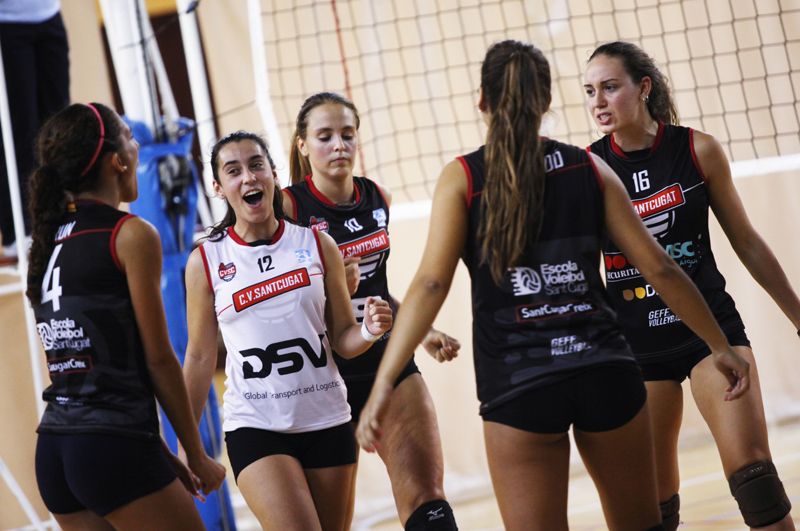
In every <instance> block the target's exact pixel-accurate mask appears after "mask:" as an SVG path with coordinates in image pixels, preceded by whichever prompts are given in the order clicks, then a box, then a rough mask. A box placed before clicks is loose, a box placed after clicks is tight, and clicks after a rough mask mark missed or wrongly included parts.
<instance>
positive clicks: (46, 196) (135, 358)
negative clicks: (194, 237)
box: [27, 103, 225, 531]
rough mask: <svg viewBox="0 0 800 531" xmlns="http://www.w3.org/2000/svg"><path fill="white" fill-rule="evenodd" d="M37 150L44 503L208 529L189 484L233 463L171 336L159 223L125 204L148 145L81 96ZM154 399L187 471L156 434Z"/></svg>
mask: <svg viewBox="0 0 800 531" xmlns="http://www.w3.org/2000/svg"><path fill="white" fill-rule="evenodd" d="M37 155H38V160H39V165H38V167H37V168H36V169H35V171H34V172H33V174H32V177H31V201H30V216H31V220H32V222H33V225H32V229H33V230H32V243H31V248H30V267H29V269H28V290H27V296H28V298H29V299H30V302H31V305H32V306H33V311H34V314H35V316H36V327H37V329H38V331H39V335H40V337H41V340H42V344H43V346H44V350H45V353H46V355H47V367H48V370H49V372H50V381H51V384H50V386H49V387H48V388H47V389H46V390H45V391H44V393H43V398H44V400H45V401H46V402H47V407H46V409H45V412H44V414H43V415H42V419H41V422H40V424H39V427H38V430H37V431H38V433H39V435H38V439H37V444H36V480H37V482H38V485H39V492H40V493H41V496H42V499H43V500H44V504H45V506H46V507H47V509H48V510H49V511H50V512H51V513H53V516H54V517H55V519H56V521H57V522H58V525H59V526H60V527H61V529H64V530H78V529H80V530H83V529H130V530H134V529H163V530H165V531H166V530H174V529H185V530H195V529H200V528H202V526H203V523H202V520H201V519H200V516H199V515H198V513H197V510H196V509H195V506H194V503H192V499H191V496H190V495H189V493H192V494H195V495H199V496H200V497H202V492H209V491H211V490H214V489H217V488H218V487H219V486H220V485H221V483H222V481H223V479H224V477H225V468H224V467H223V466H222V465H220V464H219V463H216V462H215V461H214V460H213V459H211V458H210V457H208V456H207V455H206V454H205V451H204V450H203V446H202V442H201V441H200V435H199V432H198V429H197V424H196V423H195V420H194V417H193V416H192V411H191V409H190V406H189V400H188V396H187V394H186V388H185V386H184V382H183V378H182V377H181V368H180V364H179V363H178V359H177V358H176V356H175V353H174V352H173V350H172V346H171V344H170V341H169V336H168V334H167V323H166V319H165V316H164V307H163V304H162V302H161V288H160V279H161V243H160V241H159V238H158V233H157V232H156V230H155V229H154V228H153V227H152V226H151V225H150V224H148V223H147V222H146V221H144V220H142V219H141V218H138V217H136V216H133V215H131V214H128V213H126V212H123V211H121V210H119V209H118V207H119V204H120V202H131V201H133V200H134V199H136V196H137V192H138V190H137V181H136V167H137V165H138V162H139V145H138V143H137V142H136V140H134V139H133V136H132V135H131V130H130V128H128V126H127V125H125V124H124V123H123V122H122V120H121V119H120V117H119V116H118V115H117V114H116V113H115V112H114V111H112V110H111V109H109V108H108V107H106V106H105V105H101V104H99V103H92V104H88V105H79V104H76V105H71V106H69V107H67V108H66V109H64V110H62V111H60V112H59V113H57V114H56V115H55V116H53V117H52V118H51V119H50V120H49V121H47V122H46V123H45V125H44V126H43V128H42V131H41V132H40V133H39V136H38V140H37ZM156 399H157V400H158V403H159V404H160V405H161V407H162V408H163V409H164V411H165V412H166V414H167V417H168V418H169V420H170V422H171V423H172V426H173V427H174V428H175V432H176V433H177V435H178V438H179V439H180V441H181V444H182V445H183V447H184V448H185V449H186V454H187V464H188V468H189V469H190V470H191V472H190V470H187V469H186V467H184V466H183V464H182V463H181V462H180V461H179V460H178V459H177V457H176V456H174V455H173V454H172V453H170V452H169V450H168V449H167V448H166V445H165V444H164V442H163V441H162V440H161V438H160V435H159V422H158V414H157V411H156ZM181 483H183V485H182V484H181ZM187 490H188V492H187Z"/></svg>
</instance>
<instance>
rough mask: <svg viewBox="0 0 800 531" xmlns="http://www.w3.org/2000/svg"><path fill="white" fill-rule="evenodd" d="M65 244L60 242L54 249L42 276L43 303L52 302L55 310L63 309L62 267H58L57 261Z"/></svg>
mask: <svg viewBox="0 0 800 531" xmlns="http://www.w3.org/2000/svg"><path fill="white" fill-rule="evenodd" d="M63 246H64V244H62V243H59V244H58V245H56V246H55V248H54V249H53V254H51V255H50V261H49V262H48V263H47V269H46V270H45V272H44V278H42V304H46V303H48V302H52V303H53V311H54V312H57V311H59V310H60V309H61V301H60V299H61V293H62V289H61V268H60V267H56V262H57V261H58V255H59V253H61V248H62V247H63Z"/></svg>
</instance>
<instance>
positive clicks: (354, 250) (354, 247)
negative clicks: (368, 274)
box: [339, 229, 389, 258]
mask: <svg viewBox="0 0 800 531" xmlns="http://www.w3.org/2000/svg"><path fill="white" fill-rule="evenodd" d="M388 248H389V233H388V232H386V229H381V230H379V231H378V232H373V233H372V234H370V235H369V236H364V237H363V238H359V239H357V240H353V241H351V242H347V243H343V244H341V245H339V252H340V253H342V256H343V257H344V258H347V257H349V256H369V255H371V254H375V253H379V252H381V251H385V250H386V249H388Z"/></svg>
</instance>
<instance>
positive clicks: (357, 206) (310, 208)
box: [283, 92, 459, 529]
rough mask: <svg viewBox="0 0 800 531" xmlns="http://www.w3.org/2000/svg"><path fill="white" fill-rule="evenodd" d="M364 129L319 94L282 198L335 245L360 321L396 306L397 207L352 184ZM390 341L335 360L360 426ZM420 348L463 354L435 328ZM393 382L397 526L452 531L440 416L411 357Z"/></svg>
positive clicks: (345, 105)
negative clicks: (390, 269)
mask: <svg viewBox="0 0 800 531" xmlns="http://www.w3.org/2000/svg"><path fill="white" fill-rule="evenodd" d="M358 126H359V117H358V111H357V109H356V107H355V105H353V103H352V102H350V101H349V100H347V99H346V98H343V97H342V96H340V95H338V94H333V93H329V92H321V93H318V94H314V95H312V96H311V97H309V98H308V99H306V101H305V102H304V103H303V105H302V107H301V109H300V112H299V113H298V115H297V123H296V128H295V133H294V137H293V139H292V146H291V156H290V173H291V176H292V183H293V185H292V186H290V187H288V188H287V189H286V190H284V201H283V206H284V210H285V212H286V213H287V215H288V216H289V217H290V218H292V219H294V220H296V222H297V223H299V224H300V225H303V226H307V227H311V228H312V229H313V230H315V231H317V232H326V233H328V234H330V235H331V236H332V237H333V239H334V240H335V241H336V243H337V244H338V246H339V251H340V252H341V254H342V256H343V257H344V260H345V264H346V267H347V273H348V287H349V289H350V295H351V298H352V304H353V310H354V313H355V315H356V317H357V318H358V319H361V316H362V314H363V311H364V300H365V299H366V298H367V297H380V298H382V299H384V300H388V301H390V303H391V304H392V305H393V306H394V307H395V308H396V307H397V302H396V301H395V300H394V299H392V298H391V295H390V294H389V288H388V286H387V281H386V261H387V259H388V258H389V250H390V241H389V206H390V200H391V199H390V196H389V193H388V191H387V190H386V189H385V188H383V187H382V186H380V185H378V184H377V183H375V182H373V181H371V180H370V179H367V178H365V177H354V176H353V164H354V162H355V158H356V154H357V142H358ZM388 339H389V335H388V334H387V335H384V336H383V337H381V338H380V339H379V340H378V341H377V342H376V343H375V345H373V347H372V348H371V349H370V350H369V351H367V352H366V353H364V354H362V355H361V356H359V357H358V358H355V359H353V360H343V359H341V358H340V357H337V363H338V364H339V370H340V371H341V373H342V377H343V378H344V380H345V382H346V383H347V393H348V394H347V401H348V402H349V403H350V407H351V408H352V411H353V421H354V422H357V421H358V418H359V416H360V414H361V409H362V407H363V405H364V403H365V402H366V400H367V396H368V395H369V392H370V389H371V388H372V382H373V380H374V378H375V373H376V372H377V370H378V364H379V363H380V360H381V357H382V356H383V350H384V348H385V347H386V342H387V341H388ZM423 346H424V347H425V349H426V350H427V351H428V352H429V353H430V354H431V355H432V356H433V357H434V358H436V359H438V360H440V361H442V360H448V359H452V358H453V357H454V356H455V355H457V353H458V348H459V344H458V341H456V340H455V339H453V338H451V337H449V336H447V335H446V334H443V333H441V332H439V331H437V330H434V329H431V330H430V331H429V334H428V335H427V337H426V338H425V340H424V341H423ZM394 384H395V386H396V387H397V391H398V394H399V395H401V396H402V398H400V399H398V400H397V401H396V403H397V404H398V405H397V406H396V408H395V409H394V410H393V412H392V415H391V417H392V421H391V422H390V423H387V425H386V426H385V434H384V435H385V439H384V446H383V447H382V448H381V450H380V452H379V454H380V457H381V459H382V460H383V462H384V463H385V465H386V469H387V472H388V473H389V478H390V480H391V482H392V492H393V493H394V497H395V504H396V506H397V513H398V516H399V518H400V521H401V522H403V524H404V525H405V526H406V529H455V526H456V523H455V519H454V517H453V515H452V510H451V508H450V505H449V504H448V503H447V501H446V500H445V495H444V488H443V485H442V483H443V458H442V449H441V442H440V439H439V430H438V426H437V422H436V413H435V411H434V407H433V402H432V400H431V398H430V395H429V393H428V389H427V387H426V386H425V382H424V381H423V380H422V377H421V375H420V374H419V369H418V368H417V365H416V363H414V360H413V351H412V357H411V359H410V360H409V361H408V363H407V364H406V366H405V367H404V368H403V370H402V371H401V373H400V374H398V376H397V378H396V379H395V382H394ZM353 495H355V492H353ZM440 515H442V516H440Z"/></svg>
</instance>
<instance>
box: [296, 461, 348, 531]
mask: <svg viewBox="0 0 800 531" xmlns="http://www.w3.org/2000/svg"><path fill="white" fill-rule="evenodd" d="M355 471H356V467H355V465H344V466H332V467H326V468H306V469H305V474H306V480H307V481H308V487H309V489H310V490H311V497H312V498H313V500H314V506H315V507H316V509H317V515H318V517H319V522H320V525H321V526H322V529H324V530H325V531H345V530H346V529H348V528H349V526H350V522H349V521H348V519H347V518H348V516H350V517H352V510H351V507H352V505H348V502H349V501H350V497H351V492H352V490H353V489H352V488H351V486H352V485H353V483H355Z"/></svg>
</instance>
